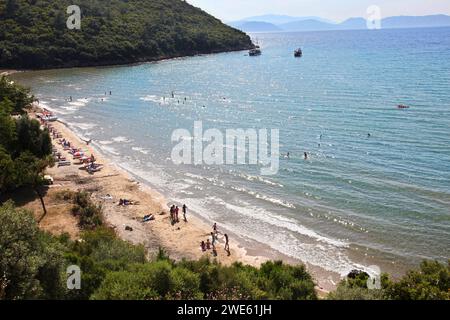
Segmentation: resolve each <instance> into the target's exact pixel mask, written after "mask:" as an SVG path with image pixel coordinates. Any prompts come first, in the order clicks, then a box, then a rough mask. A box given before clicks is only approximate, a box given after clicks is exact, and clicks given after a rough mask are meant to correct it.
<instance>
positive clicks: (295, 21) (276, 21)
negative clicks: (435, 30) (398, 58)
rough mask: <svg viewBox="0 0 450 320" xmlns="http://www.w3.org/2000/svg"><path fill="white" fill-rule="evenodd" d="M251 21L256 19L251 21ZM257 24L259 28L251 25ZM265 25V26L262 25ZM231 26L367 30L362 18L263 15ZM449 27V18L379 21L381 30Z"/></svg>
mask: <svg viewBox="0 0 450 320" xmlns="http://www.w3.org/2000/svg"><path fill="white" fill-rule="evenodd" d="M251 19H258V20H257V21H251ZM253 22H257V23H258V24H259V25H260V26H259V27H258V26H257V25H255V24H253ZM264 23H266V24H264ZM231 25H232V26H234V27H236V28H237V29H240V30H242V31H244V32H280V31H285V32H293V31H324V30H360V29H367V21H366V19H364V18H350V19H347V20H345V21H343V22H341V23H334V22H332V21H329V20H326V19H321V18H317V17H303V18H295V17H291V16H280V15H265V16H258V17H250V18H246V19H244V20H241V21H238V22H234V23H231ZM446 26H450V16H447V15H443V14H441V15H430V16H398V17H389V18H385V19H383V20H381V27H382V28H383V29H393V28H427V27H446Z"/></svg>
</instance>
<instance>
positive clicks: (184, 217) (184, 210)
mask: <svg viewBox="0 0 450 320" xmlns="http://www.w3.org/2000/svg"><path fill="white" fill-rule="evenodd" d="M186 213H187V206H186V205H185V204H183V219H184V222H187V218H186Z"/></svg>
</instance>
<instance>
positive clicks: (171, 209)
mask: <svg viewBox="0 0 450 320" xmlns="http://www.w3.org/2000/svg"><path fill="white" fill-rule="evenodd" d="M174 216H175V206H174V205H172V206H171V207H170V222H171V223H172V225H173V222H174V220H175V217H174Z"/></svg>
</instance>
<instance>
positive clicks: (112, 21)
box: [0, 0, 252, 69]
mask: <svg viewBox="0 0 450 320" xmlns="http://www.w3.org/2000/svg"><path fill="white" fill-rule="evenodd" d="M70 5H78V6H79V7H80V9H81V29H80V30H76V29H73V30H69V29H68V28H67V25H66V22H67V20H68V19H69V17H70V16H71V14H68V13H67V8H68V6H70ZM251 46H252V44H251V40H250V37H249V36H247V35H246V34H245V33H243V32H241V31H238V30H235V29H233V28H231V27H229V26H226V25H224V24H223V23H222V22H221V21H220V20H218V19H216V18H214V17H213V16H211V15H209V14H207V13H205V12H204V11H202V10H200V9H198V8H195V7H193V6H191V5H190V4H188V3H186V2H185V1H181V0H58V1H54V0H0V68H10V69H12V68H16V69H39V68H50V67H74V66H95V65H111V64H126V63H134V62H142V61H151V60H157V59H162V58H171V57H179V56H187V55H195V54H201V53H214V52H222V51H234V50H241V49H248V48H249V47H251Z"/></svg>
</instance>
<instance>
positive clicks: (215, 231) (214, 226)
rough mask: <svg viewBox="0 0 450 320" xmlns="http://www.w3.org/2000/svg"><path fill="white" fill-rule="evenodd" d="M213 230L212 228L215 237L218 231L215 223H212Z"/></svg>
mask: <svg viewBox="0 0 450 320" xmlns="http://www.w3.org/2000/svg"><path fill="white" fill-rule="evenodd" d="M213 230H214V236H215V237H216V238H217V235H218V234H219V231H218V230H217V223H214V225H213Z"/></svg>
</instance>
